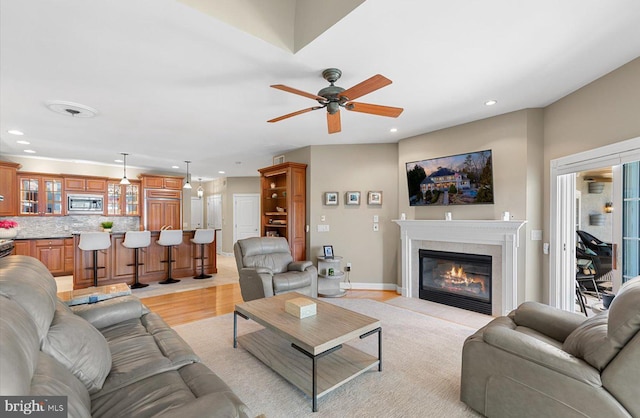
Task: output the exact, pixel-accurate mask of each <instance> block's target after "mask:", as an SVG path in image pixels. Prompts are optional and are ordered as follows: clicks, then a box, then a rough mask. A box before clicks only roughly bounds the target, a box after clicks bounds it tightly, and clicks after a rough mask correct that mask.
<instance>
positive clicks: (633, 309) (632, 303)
mask: <svg viewBox="0 0 640 418" xmlns="http://www.w3.org/2000/svg"><path fill="white" fill-rule="evenodd" d="M639 329H640V277H638V278H635V279H633V280H631V281H629V282H627V283H625V285H624V286H622V288H621V289H620V291H619V292H618V294H617V295H616V297H615V298H614V299H613V302H612V303H611V306H609V310H608V311H606V312H603V313H601V314H599V315H596V316H594V317H592V318H589V319H587V320H586V321H584V322H583V323H582V324H581V325H580V326H579V327H578V328H576V329H575V330H574V331H573V332H572V333H571V334H569V336H568V337H567V339H566V340H565V342H564V345H563V346H562V348H563V350H565V351H566V352H568V353H570V354H572V355H574V356H576V357H578V358H581V359H583V360H585V361H586V362H587V363H589V364H591V365H592V366H593V367H595V368H597V369H598V370H603V369H604V368H605V367H607V365H608V364H609V362H610V361H611V360H612V359H613V358H614V357H615V356H616V355H617V354H618V353H619V352H620V350H621V349H622V348H623V347H624V346H625V344H627V342H628V341H629V340H631V338H633V337H634V335H636V334H637V333H638V330H639Z"/></svg>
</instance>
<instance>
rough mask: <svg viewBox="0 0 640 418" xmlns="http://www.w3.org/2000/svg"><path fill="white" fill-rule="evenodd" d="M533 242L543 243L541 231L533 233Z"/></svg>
mask: <svg viewBox="0 0 640 418" xmlns="http://www.w3.org/2000/svg"><path fill="white" fill-rule="evenodd" d="M531 241H542V230H541V229H534V230H532V231H531Z"/></svg>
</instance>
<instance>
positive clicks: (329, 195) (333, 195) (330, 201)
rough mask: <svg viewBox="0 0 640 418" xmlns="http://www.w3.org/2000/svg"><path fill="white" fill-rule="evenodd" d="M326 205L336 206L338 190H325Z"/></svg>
mask: <svg viewBox="0 0 640 418" xmlns="http://www.w3.org/2000/svg"><path fill="white" fill-rule="evenodd" d="M324 204H325V206H335V205H337V204H338V192H325V194H324Z"/></svg>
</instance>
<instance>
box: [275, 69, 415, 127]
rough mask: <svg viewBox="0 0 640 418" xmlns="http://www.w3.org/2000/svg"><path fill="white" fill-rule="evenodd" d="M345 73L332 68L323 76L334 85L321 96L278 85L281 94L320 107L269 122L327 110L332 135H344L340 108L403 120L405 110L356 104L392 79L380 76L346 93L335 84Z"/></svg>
mask: <svg viewBox="0 0 640 418" xmlns="http://www.w3.org/2000/svg"><path fill="white" fill-rule="evenodd" d="M341 75H342V71H340V70H338V69H337V68H328V69H326V70H324V71H323V72H322V77H323V78H324V79H325V80H327V81H328V82H329V83H331V85H330V86H329V87H325V88H323V89H322V90H320V91H319V92H318V94H312V93H307V92H304V91H302V90H298V89H294V88H292V87H288V86H285V85H283V84H274V85H272V86H271V87H273V88H274V89H278V90H283V91H287V92H289V93H293V94H298V95H300V96H304V97H308V98H310V99H314V100H317V101H318V103H320V106H313V107H309V108H307V109H302V110H298V111H297V112H293V113H289V114H287V115H283V116H280V117H277V118H274V119H271V120H268V121H267V122H271V123H273V122H279V121H281V120H283V119H287V118H290V117H292V116H297V115H301V114H303V113H307V112H311V111H312V110H318V109H323V108H325V107H326V108H327V126H328V128H329V133H330V134H334V133H336V132H340V130H341V129H342V127H341V124H340V108H341V107H343V108H345V109H346V110H350V111H353V112H361V113H369V114H372V115H378V116H388V117H392V118H397V117H398V116H400V114H401V113H402V111H403V110H404V109H402V108H400V107H390V106H380V105H375V104H369V103H360V102H353V101H352V100H355V99H357V98H358V97H361V96H364V95H365V94H369V93H371V92H373V91H376V90H378V89H381V88H382V87H385V86H388V85H389V84H391V80H389V79H388V78H386V77H384V76H382V75H380V74H376V75H374V76H373V77H371V78H369V79H367V80H365V81H363V82H361V83H359V84H356V85H355V86H353V87H351V88H349V89H346V90H345V89H343V88H342V87H338V86H335V85H334V84H333V83H335V82H336V81H338V79H339V78H340V76H341Z"/></svg>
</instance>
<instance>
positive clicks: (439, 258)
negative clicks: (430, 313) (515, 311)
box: [420, 250, 491, 314]
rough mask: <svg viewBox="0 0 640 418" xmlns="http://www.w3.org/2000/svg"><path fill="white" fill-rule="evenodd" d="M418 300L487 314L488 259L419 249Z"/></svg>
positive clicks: (488, 301)
mask: <svg viewBox="0 0 640 418" xmlns="http://www.w3.org/2000/svg"><path fill="white" fill-rule="evenodd" d="M420 298H421V299H426V300H430V301H433V302H438V303H444V304H447V305H451V306H456V307H458V308H463V309H469V310H472V311H476V312H481V313H486V314H491V256H488V255H480V254H462V253H454V252H448V251H432V250H420Z"/></svg>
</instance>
